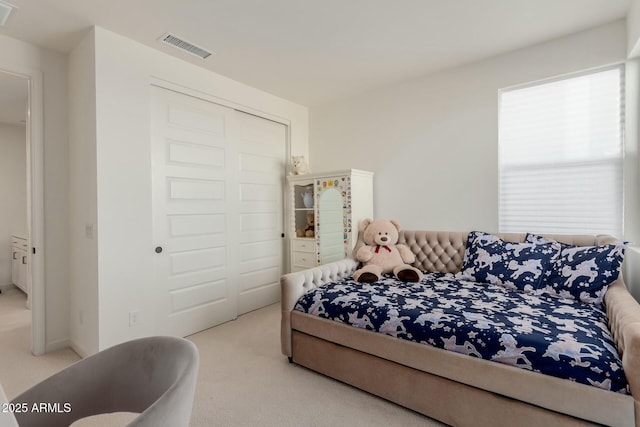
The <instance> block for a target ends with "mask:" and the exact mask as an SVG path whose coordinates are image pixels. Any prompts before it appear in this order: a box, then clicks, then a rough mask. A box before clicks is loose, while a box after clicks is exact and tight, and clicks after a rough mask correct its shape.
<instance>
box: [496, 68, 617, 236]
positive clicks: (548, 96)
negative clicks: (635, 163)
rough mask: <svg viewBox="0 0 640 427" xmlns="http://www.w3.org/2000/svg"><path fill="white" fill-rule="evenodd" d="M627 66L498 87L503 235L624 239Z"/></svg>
mask: <svg viewBox="0 0 640 427" xmlns="http://www.w3.org/2000/svg"><path fill="white" fill-rule="evenodd" d="M623 79H624V69H623V68H622V66H616V67H614V68H607V69H604V70H598V71H596V72H590V73H585V74H581V75H577V76H572V77H569V78H563V79H559V80H554V81H548V82H543V83H539V84H533V85H528V86H524V87H517V88H512V89H505V90H502V91H500V114H499V162H498V163H499V169H500V170H499V181H500V183H499V186H500V188H499V216H500V218H499V227H500V231H501V232H534V233H558V234H580V233H584V234H611V235H613V236H616V237H622V231H623V230H622V227H623V221H622V219H623V188H622V160H623V144H622V135H623V132H622V129H623V123H624V110H623V101H624V97H623Z"/></svg>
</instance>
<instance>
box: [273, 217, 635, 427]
mask: <svg viewBox="0 0 640 427" xmlns="http://www.w3.org/2000/svg"><path fill="white" fill-rule="evenodd" d="M468 234H469V233H467V232H429V231H408V230H403V231H400V238H399V243H404V244H406V245H407V246H409V248H410V249H411V250H412V252H413V253H414V254H415V255H416V261H415V263H414V264H413V265H414V266H415V267H417V268H419V269H420V270H422V271H424V272H425V276H437V277H440V276H438V275H437V274H434V275H430V274H429V273H459V272H460V270H461V267H462V264H463V257H464V253H465V247H466V244H467V236H468ZM498 236H500V237H501V238H502V239H504V240H505V241H508V242H523V241H524V239H525V237H526V235H525V234H498ZM545 237H548V238H552V239H555V240H557V241H559V242H563V243H566V244H569V245H575V246H593V245H605V244H609V243H613V242H615V239H613V238H611V237H609V236H584V235H575V236H559V235H556V236H545ZM356 249H357V246H356ZM356 268H357V263H356V261H354V260H353V259H344V260H341V261H337V262H333V263H330V264H326V265H323V266H319V267H316V268H311V269H308V270H305V271H300V272H296V273H291V274H287V275H284V276H283V277H282V279H281V289H282V295H281V296H282V299H281V308H282V325H281V327H282V329H281V344H282V352H283V354H284V355H286V356H288V357H289V360H290V361H291V362H295V363H297V364H299V365H302V366H305V367H307V368H310V369H312V370H315V371H317V372H320V373H322V374H325V375H328V376H330V377H333V378H335V379H337V380H340V381H343V382H345V383H348V384H351V385H353V386H356V387H358V388H360V389H363V390H365V391H368V392H370V393H373V394H375V395H378V396H381V397H383V398H385V399H388V400H390V401H393V402H395V403H398V404H400V405H402V406H405V407H407V408H410V409H413V410H415V411H417V412H420V413H422V414H425V415H427V416H429V417H432V418H434V419H437V420H440V421H442V422H444V423H446V424H449V425H454V426H479V425H490V426H515V425H526V426H531V425H537V426H553V425H562V426H566V425H590V424H603V425H612V426H632V425H636V426H640V306H639V305H638V303H637V302H636V301H635V300H634V298H633V297H632V296H631V294H630V293H629V292H628V291H627V289H626V287H625V284H624V281H623V278H622V274H620V275H619V277H618V278H617V280H615V282H613V283H612V284H611V285H610V286H609V287H608V290H607V291H606V294H605V295H604V303H603V304H601V305H600V306H599V307H600V308H601V309H602V313H603V312H604V310H606V316H605V314H602V318H603V319H604V320H603V322H602V324H603V325H606V323H608V327H609V329H608V330H606V328H603V329H605V331H603V333H604V334H605V335H608V336H609V338H610V339H611V342H612V343H613V342H615V347H616V348H617V355H616V357H617V358H618V362H619V365H621V366H622V367H623V371H624V376H626V381H627V383H628V386H627V387H626V390H619V389H617V387H612V389H616V391H609V390H604V389H602V388H599V387H597V386H594V385H586V384H583V383H580V382H578V381H575V379H574V378H570V379H562V378H559V377H555V376H551V375H546V374H542V373H539V372H536V370H535V369H523V368H522V365H523V364H526V363H528V361H526V358H524V359H520V360H519V361H518V360H516V362H515V363H514V364H515V365H517V366H519V367H516V366H512V365H509V364H505V363H498V362H496V361H491V360H485V359H481V358H479V357H472V356H470V355H468V354H472V355H474V354H476V353H475V349H476V348H475V347H473V346H471V347H470V346H469V345H467V344H469V343H467V342H464V343H463V342H462V341H459V344H458V345H457V346H454V347H452V348H453V349H454V351H449V350H446V349H442V348H437V347H434V346H432V345H427V344H425V343H419V342H414V341H409V340H405V339H399V338H396V337H394V336H391V335H393V333H391V335H389V334H385V333H379V332H374V331H372V330H368V329H366V326H367V325H366V323H367V322H361V324H357V325H356V326H359V327H354V326H353V325H349V324H346V323H344V322H340V321H335V320H330V319H327V318H322V317H319V316H318V315H313V314H307V313H304V312H302V311H299V310H296V309H294V307H296V304H297V303H298V301H299V300H300V299H301V297H303V295H305V294H306V295H311V294H312V293H313V292H317V288H326V287H328V286H331V283H332V282H337V281H340V280H347V279H348V278H349V277H350V276H351V275H352V274H353V272H354V271H355V270H356ZM443 277H444V276H443ZM451 277H452V276H451V275H448V276H446V278H445V279H446V280H449V282H450V283H453V282H452V281H451V280H452V279H451ZM425 280H428V277H425ZM446 286H449V285H445V287H446ZM465 292H467V291H465ZM491 292H493V293H491ZM491 292H490V293H489V295H494V296H495V295H497V293H496V292H494V290H492V291H491ZM523 295H524V293H523ZM499 298H502V297H501V296H499ZM523 298H524V297H523ZM526 298H529V297H526ZM533 298H535V297H533ZM557 300H558V301H559V302H558V304H560V305H564V304H565V303H564V302H562V300H561V299H560V298H557ZM551 303H553V301H552V302H551ZM575 303H576V304H578V302H577V301H576V302H575ZM567 305H570V304H569V303H567ZM298 308H299V307H298ZM579 308H580V306H578V309H579ZM454 309H455V307H454ZM562 310H565V309H564V308H563V309H562ZM569 311H571V310H569ZM440 314H442V313H440ZM362 317H363V318H364V316H362ZM445 317H446V316H445ZM356 320H362V319H356ZM432 322H435V323H437V322H438V320H437V319H436V320H433V319H432ZM363 323H364V324H363ZM424 323H425V325H428V324H429V323H426V322H424ZM531 325H532V324H531V323H530V324H529V326H531ZM575 325H583V323H582V321H580V322H576V323H575V324H573V327H574V328H575ZM525 326H526V325H525ZM535 326H536V325H535V324H534V327H535ZM537 326H540V325H537ZM564 326H565V329H563V330H570V329H571V327H572V325H569V324H566V325H564ZM579 328H580V327H579ZM561 329H562V328H561ZM596 329H597V328H596ZM609 332H610V333H609ZM443 340H444V339H443ZM454 344H456V342H455V341H454ZM476 347H478V345H477V343H476ZM609 347H610V348H611V349H612V351H613V352H614V353H615V352H616V351H615V349H613V345H610V346H609ZM456 351H458V352H456ZM461 352H462V353H465V352H466V353H468V354H461ZM578 353H579V352H578ZM521 354H525V355H526V354H529V353H526V349H525V353H521ZM596 354H599V353H596ZM476 355H477V354H476ZM583 356H584V357H585V359H584V360H593V355H591V359H587V357H589V356H586V355H583ZM556 357H558V356H556ZM580 357H581V355H580V354H578V355H577V358H576V360H577V361H578V362H577V363H572V364H573V365H580V364H581V361H582V360H583V359H581V358H580ZM558 358H560V357H558ZM525 362H526V363H525ZM584 364H585V365H588V363H584ZM611 365H612V366H613V367H614V370H615V369H619V365H618V367H616V366H614V365H615V363H611ZM525 368H526V366H525ZM529 368H530V367H529ZM598 372H599V369H598ZM602 383H607V381H603V382H602ZM609 383H610V382H609ZM596 385H597V384H596ZM600 385H602V384H600ZM625 392H626V394H625Z"/></svg>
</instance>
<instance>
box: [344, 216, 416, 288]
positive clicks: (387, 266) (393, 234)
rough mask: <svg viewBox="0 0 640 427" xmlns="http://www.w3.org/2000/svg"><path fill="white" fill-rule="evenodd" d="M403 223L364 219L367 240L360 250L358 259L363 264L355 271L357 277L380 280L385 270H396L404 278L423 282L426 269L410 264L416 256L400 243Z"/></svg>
mask: <svg viewBox="0 0 640 427" xmlns="http://www.w3.org/2000/svg"><path fill="white" fill-rule="evenodd" d="M399 230H400V225H399V224H398V223H397V222H396V221H394V220H391V221H388V220H385V219H377V220H375V221H374V220H372V219H370V218H367V219H365V220H363V221H362V222H361V223H360V234H361V236H362V239H363V241H364V243H365V245H364V246H361V247H360V248H359V249H358V250H357V252H356V259H357V260H358V261H360V262H362V264H363V266H362V268H360V269H359V270H356V272H355V273H353V278H354V280H356V281H358V282H365V283H371V282H376V281H378V280H380V277H381V276H382V274H387V273H393V275H394V276H396V277H397V278H398V279H399V280H402V281H403V282H419V281H421V280H422V272H421V271H420V270H418V269H417V268H415V267H413V266H411V265H409V264H410V263H413V262H415V260H416V257H415V255H414V254H413V252H411V250H410V249H409V248H408V247H407V246H406V245H403V244H397V243H398V231H399Z"/></svg>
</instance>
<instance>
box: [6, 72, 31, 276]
mask: <svg viewBox="0 0 640 427" xmlns="http://www.w3.org/2000/svg"><path fill="white" fill-rule="evenodd" d="M25 88H26V85H25ZM26 138H27V135H26V132H25V128H24V126H19V125H11V124H7V123H0V200H1V202H0V287H3V288H6V287H9V286H10V285H11V263H12V261H11V254H12V253H11V235H12V234H17V235H19V236H24V237H26V236H27V144H26Z"/></svg>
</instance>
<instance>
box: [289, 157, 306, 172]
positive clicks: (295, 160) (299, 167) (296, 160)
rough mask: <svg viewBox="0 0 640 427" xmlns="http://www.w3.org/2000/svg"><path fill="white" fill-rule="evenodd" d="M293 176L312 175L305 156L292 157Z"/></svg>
mask: <svg viewBox="0 0 640 427" xmlns="http://www.w3.org/2000/svg"><path fill="white" fill-rule="evenodd" d="M291 163H292V167H291V175H306V174H308V173H311V169H309V164H308V163H307V161H306V160H305V159H304V156H291Z"/></svg>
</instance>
